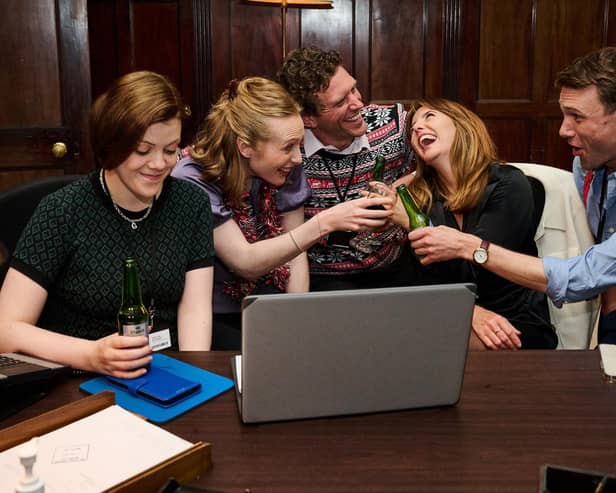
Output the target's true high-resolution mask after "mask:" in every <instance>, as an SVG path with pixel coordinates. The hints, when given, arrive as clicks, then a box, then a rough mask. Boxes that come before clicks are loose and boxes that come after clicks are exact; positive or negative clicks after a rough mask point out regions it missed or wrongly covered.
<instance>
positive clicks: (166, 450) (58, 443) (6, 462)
mask: <svg viewBox="0 0 616 493" xmlns="http://www.w3.org/2000/svg"><path fill="white" fill-rule="evenodd" d="M22 446H23V444H22V445H18V446H16V447H13V448H11V449H8V450H6V451H4V452H1V453H0V491H6V492H10V491H15V485H16V484H17V482H18V480H19V478H20V477H21V476H22V475H23V471H24V469H23V467H22V466H21V464H20V462H19V456H18V452H19V449H20V447H22ZM191 446H192V443H190V442H188V441H186V440H183V439H182V438H179V437H178V436H176V435H173V434H171V433H169V432H167V431H165V430H163V429H162V428H159V427H158V426H156V425H153V424H151V423H148V422H147V421H145V420H143V419H141V418H139V417H137V416H135V415H134V414H132V413H129V412H128V411H126V410H124V409H122V408H121V407H119V406H110V407H108V408H106V409H103V410H102V411H99V412H97V413H95V414H92V415H90V416H87V417H85V418H83V419H80V420H79V421H75V422H74V423H71V424H69V425H67V426H65V427H63V428H59V429H57V430H55V431H52V432H50V433H47V434H46V435H43V436H41V437H39V440H38V453H37V456H36V462H35V464H34V473H35V474H36V475H37V476H38V477H40V478H41V479H42V480H43V482H44V483H45V493H95V492H100V491H104V490H106V489H108V488H111V487H112V486H114V485H116V484H118V483H120V482H122V481H125V480H126V479H128V478H131V477H132V476H135V475H136V474H139V473H140V472H142V471H144V470H145V469H148V468H150V467H152V466H154V465H156V464H159V463H160V462H163V461H164V460H166V459H168V458H170V457H173V456H174V455H176V454H178V453H180V452H183V451H185V450H188V449H189V448H190V447H191Z"/></svg>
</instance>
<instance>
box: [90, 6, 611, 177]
mask: <svg viewBox="0 0 616 493" xmlns="http://www.w3.org/2000/svg"><path fill="white" fill-rule="evenodd" d="M89 7H90V8H91V14H92V15H91V16H90V20H91V22H93V23H94V25H92V26H91V32H92V33H97V34H96V35H95V36H94V37H95V38H96V39H97V40H99V41H100V43H99V45H98V46H99V48H97V45H96V44H95V43H92V53H93V59H94V58H96V59H99V58H100V59H102V58H101V57H99V56H98V55H97V56H96V57H95V56H94V53H97V49H98V52H105V56H106V60H108V61H109V62H110V64H111V65H112V66H114V67H116V69H115V70H116V72H119V71H121V70H127V69H129V68H132V69H135V68H155V69H158V70H160V71H166V73H167V75H169V76H170V77H172V79H174V80H176V79H179V85H180V89H181V90H182V93H183V94H184V96H185V98H186V99H187V101H188V102H189V104H191V106H193V114H194V115H195V118H194V121H193V122H192V123H191V124H189V125H192V126H193V127H194V126H196V125H197V124H198V123H200V122H201V121H202V119H203V118H204V117H205V115H206V114H207V111H208V109H209V107H210V105H211V104H212V103H213V102H214V101H215V100H216V99H217V98H218V96H219V94H220V93H221V91H222V90H223V89H224V88H225V87H226V85H227V83H228V81H229V80H230V79H232V78H239V77H243V76H246V75H252V74H258V75H266V76H273V75H274V74H275V72H276V70H277V69H278V68H279V65H280V61H281V58H282V43H281V28H282V24H281V22H282V19H281V13H280V9H279V8H278V7H274V6H256V5H249V4H247V3H246V2H245V1H244V0H89ZM110 12H111V13H110ZM110 19H113V21H112V22H110ZM171 19H173V21H171ZM168 21H169V22H176V23H177V25H176V27H171V28H169V27H168V26H169V22H168ZM615 25H616V0H337V1H336V2H335V3H334V9H332V10H321V9H296V8H290V9H289V10H288V15H287V22H286V29H287V51H290V50H292V49H294V48H297V47H300V46H311V45H316V46H320V47H322V48H325V49H328V48H331V49H336V50H338V51H340V52H341V54H342V56H343V58H344V62H345V65H346V67H347V68H348V69H349V71H350V72H351V73H352V74H353V75H354V76H355V77H356V79H357V81H358V86H359V88H360V90H361V91H362V94H363V96H364V100H365V101H366V102H369V101H378V102H391V101H402V102H407V101H409V100H411V99H413V98H415V97H418V96H444V97H447V98H450V99H454V100H458V101H461V102H462V103H464V104H465V105H467V106H468V107H470V108H471V109H473V110H474V111H476V112H477V113H478V114H479V115H480V116H481V117H483V118H484V119H486V120H487V121H488V125H489V126H490V128H491V129H492V132H493V133H494V138H495V140H496V143H497V145H498V147H499V149H500V150H501V155H502V157H503V158H505V159H510V160H514V159H515V160H526V161H535V162H543V161H550V162H551V163H552V162H553V163H554V164H556V165H558V166H561V167H564V168H568V167H569V166H570V161H571V159H570V155H569V150H568V148H567V146H566V144H564V143H563V142H562V141H561V139H560V138H559V137H558V133H557V129H558V125H559V121H560V110H559V107H558V94H557V90H556V89H555V88H554V84H553V82H554V78H555V76H556V74H557V72H558V71H559V70H561V69H562V68H563V67H564V66H565V65H567V64H568V63H570V62H571V61H572V60H573V58H575V57H576V56H579V55H582V54H585V53H587V52H589V51H591V50H593V49H596V48H599V47H600V46H604V45H606V44H616V28H615V27H614V26H615ZM177 26H179V27H177ZM152 31H156V32H157V33H162V34H160V35H158V34H157V36H155V38H156V39H154V41H153V42H145V41H143V39H148V40H150V39H151V38H152V36H151V32H152ZM110 32H112V33H114V34H113V38H114V39H115V49H114V50H111V49H110V48H109V43H110V37H111V35H110V34H109V33H110ZM131 36H132V37H131ZM136 38H139V39H138V40H136ZM174 43H175V45H174ZM127 47H128V49H127ZM103 48H104V49H103ZM173 50H175V53H177V56H173V55H172V53H173V52H174V51H173ZM113 53H116V55H114V54H113ZM114 56H116V59H115V60H114ZM161 64H162V65H161ZM92 65H93V71H92V73H93V74H95V73H96V74H97V75H96V77H95V79H96V80H105V74H104V73H102V72H104V69H103V68H104V67H105V66H106V65H105V64H95V63H93V64H92ZM99 72H101V74H100V76H99ZM116 75H119V74H114V77H115V76H116ZM112 78H113V77H112ZM108 82H110V80H109V81H106V82H105V86H106V85H107V84H108ZM95 85H96V82H93V87H94V86H95ZM522 158H523V159H522Z"/></svg>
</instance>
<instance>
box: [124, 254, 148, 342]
mask: <svg viewBox="0 0 616 493" xmlns="http://www.w3.org/2000/svg"><path fill="white" fill-rule="evenodd" d="M148 318H149V316H148V311H147V310H146V308H145V305H144V304H143V301H142V299H141V284H140V283H139V269H138V267H137V260H136V259H135V258H133V257H127V258H126V260H125V261H124V270H123V273H122V305H121V306H120V309H119V310H118V318H117V321H118V332H119V334H120V335H123V336H147V335H148Z"/></svg>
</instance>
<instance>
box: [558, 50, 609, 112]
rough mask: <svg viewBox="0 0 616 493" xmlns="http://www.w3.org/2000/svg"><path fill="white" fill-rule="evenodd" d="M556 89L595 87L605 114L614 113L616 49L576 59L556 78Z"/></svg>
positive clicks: (595, 52)
mask: <svg viewBox="0 0 616 493" xmlns="http://www.w3.org/2000/svg"><path fill="white" fill-rule="evenodd" d="M555 85H556V87H557V88H558V89H562V88H563V87H570V88H572V89H583V88H585V87H588V86H596V87H597V92H598V93H599V101H601V103H602V104H603V107H604V108H605V111H606V112H607V113H613V112H614V111H616V47H613V46H608V47H605V48H602V49H600V50H597V51H593V52H592V53H589V54H588V55H585V56H582V57H579V58H576V59H575V60H574V61H573V63H572V64H571V65H569V66H568V67H566V68H564V69H563V70H561V71H560V72H559V73H558V75H557V76H556V82H555Z"/></svg>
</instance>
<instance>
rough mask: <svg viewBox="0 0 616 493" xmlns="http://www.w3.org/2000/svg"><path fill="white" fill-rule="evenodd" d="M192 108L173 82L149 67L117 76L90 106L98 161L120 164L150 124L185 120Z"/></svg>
mask: <svg viewBox="0 0 616 493" xmlns="http://www.w3.org/2000/svg"><path fill="white" fill-rule="evenodd" d="M189 112H190V110H189V109H188V107H187V106H186V105H185V104H184V102H183V101H182V97H181V96H180V93H179V92H178V90H177V88H176V87H175V86H174V85H173V83H172V82H171V81H170V80H169V79H167V78H166V77H164V76H162V75H160V74H157V73H156V72H150V71H147V70H143V71H139V72H131V73H128V74H126V75H123V76H122V77H120V78H118V79H116V80H115V81H114V82H113V83H112V84H111V87H109V89H107V91H105V92H104V93H103V94H101V95H100V96H99V97H98V98H97V99H96V101H95V102H94V104H93V105H92V109H91V110H90V143H91V145H92V151H93V153H94V157H95V159H96V162H97V163H98V164H99V165H100V166H102V167H103V168H105V169H113V168H117V167H118V166H119V165H120V164H121V163H123V162H124V161H125V160H126V159H127V158H128V156H129V155H130V154H131V153H132V152H133V151H134V150H135V149H137V146H138V145H139V142H140V141H141V139H142V138H143V135H144V134H145V132H146V130H147V129H148V127H150V125H153V124H155V123H161V122H165V121H167V120H170V119H172V118H179V119H180V120H183V119H185V118H187V117H188V116H189Z"/></svg>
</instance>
